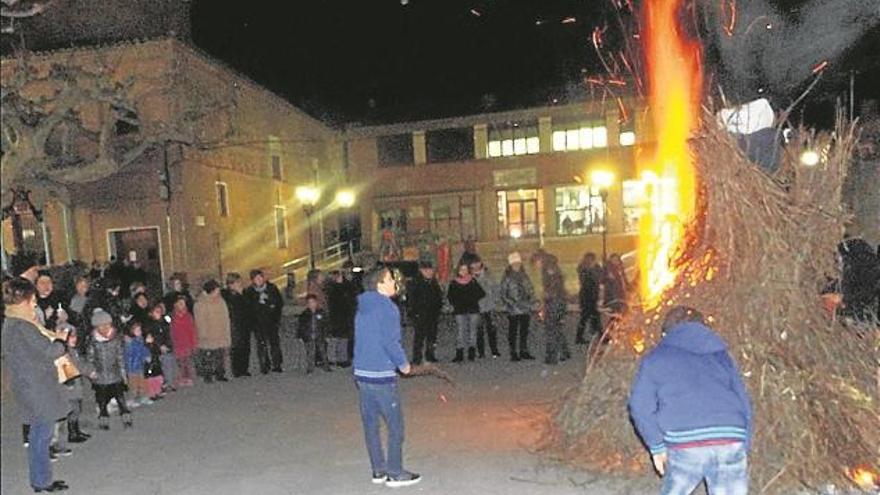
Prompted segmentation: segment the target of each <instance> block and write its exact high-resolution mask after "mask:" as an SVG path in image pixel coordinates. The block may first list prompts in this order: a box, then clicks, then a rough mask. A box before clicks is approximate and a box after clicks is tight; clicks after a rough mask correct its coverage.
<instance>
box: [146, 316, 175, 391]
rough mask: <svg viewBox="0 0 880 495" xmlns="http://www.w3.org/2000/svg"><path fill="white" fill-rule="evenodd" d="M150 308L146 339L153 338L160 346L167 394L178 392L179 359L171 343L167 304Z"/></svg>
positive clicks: (164, 388)
mask: <svg viewBox="0 0 880 495" xmlns="http://www.w3.org/2000/svg"><path fill="white" fill-rule="evenodd" d="M151 306H152V307H151V308H150V315H149V316H150V319H149V321H148V322H147V323H146V325H144V337H145V338H146V337H147V336H152V337H153V339H154V340H155V341H156V345H158V346H159V362H160V364H161V365H162V376H163V380H164V381H163V385H162V390H163V391H165V392H169V391H170V392H174V391H175V390H177V389H176V388H175V387H174V384H175V383H176V382H177V358H175V357H174V343H173V342H172V341H171V317H170V316H168V315H167V314H166V309H165V303H164V302H162V301H157V302H154V303H153V304H152V305H151Z"/></svg>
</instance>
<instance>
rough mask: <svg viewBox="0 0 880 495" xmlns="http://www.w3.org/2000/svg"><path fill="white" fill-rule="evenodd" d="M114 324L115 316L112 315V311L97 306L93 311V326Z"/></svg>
mask: <svg viewBox="0 0 880 495" xmlns="http://www.w3.org/2000/svg"><path fill="white" fill-rule="evenodd" d="M112 324H113V317H112V316H110V313H108V312H106V311H104V310H103V309H101V308H95V310H94V311H92V326H93V327H95V328H97V327H100V326H101V325H112Z"/></svg>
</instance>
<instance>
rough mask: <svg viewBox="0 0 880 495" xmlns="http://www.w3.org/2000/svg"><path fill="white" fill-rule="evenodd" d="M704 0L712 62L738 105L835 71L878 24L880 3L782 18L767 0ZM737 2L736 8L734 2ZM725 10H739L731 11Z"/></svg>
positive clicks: (828, 1)
mask: <svg viewBox="0 0 880 495" xmlns="http://www.w3.org/2000/svg"><path fill="white" fill-rule="evenodd" d="M718 2H719V0H700V4H699V5H700V12H701V15H702V18H703V19H702V20H703V25H704V26H706V31H708V33H707V38H708V39H707V43H706V45H707V48H708V53H707V55H708V56H709V58H710V60H712V59H714V60H712V61H713V62H716V65H717V66H718V68H719V70H718V73H717V77H718V78H719V81H718V83H719V84H720V86H721V87H722V88H723V90H724V92H725V94H726V95H727V96H728V97H729V98H731V99H733V100H734V101H740V102H742V101H747V100H749V99H752V98H755V97H757V96H758V95H759V94H761V93H765V94H769V95H775V96H782V95H786V98H785V99H787V100H790V99H793V98H794V96H793V95H792V93H794V92H796V91H797V90H798V89H799V88H801V87H802V85H803V84H804V83H805V82H806V81H807V80H809V79H810V78H811V77H812V76H813V73H814V72H813V71H814V69H815V68H816V67H818V66H819V65H820V64H822V63H823V62H828V64H831V66H832V67H833V64H834V61H835V60H837V59H839V58H840V57H841V56H842V55H843V54H844V53H845V52H846V50H847V49H848V48H849V47H851V46H852V45H854V44H855V43H856V41H857V40H858V39H859V38H860V37H861V36H863V35H864V34H865V33H866V32H867V31H868V30H870V29H871V28H872V27H874V26H876V25H878V24H880V0H811V1H809V2H806V3H803V4H802V5H801V6H800V8H799V9H797V10H794V11H792V12H790V13H789V12H786V13H782V12H780V10H779V9H777V8H776V7H774V6H771V5H770V3H769V2H768V1H766V0H721V4H719V3H718ZM734 2H735V3H734ZM721 5H724V6H730V5H735V10H736V15H735V22H734V23H733V24H732V29H730V28H731V19H732V16H731V15H730V12H731V10H730V9H729V8H725V9H724V11H723V12H722V8H721V7H720V6H721Z"/></svg>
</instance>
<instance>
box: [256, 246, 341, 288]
mask: <svg viewBox="0 0 880 495" xmlns="http://www.w3.org/2000/svg"><path fill="white" fill-rule="evenodd" d="M353 249H354V245H353V242H352V241H343V242H337V243H336V244H332V245H330V246H327V247H325V248H323V249H321V250H320V251H316V252H315V268H318V269H320V270H323V271H327V270H333V269H335V268H339V267H341V266H342V264H343V263H345V261H346V260H348V259H350V258H351V257H352V256H354V254H355V253H354V252H353ZM309 259H310V256H309V255H308V254H306V255H304V256H300V257H298V258H294V259H292V260H290V261H288V262H286V263H284V264H282V265H281V271H282V274H280V275H279V276H277V277H275V278H274V279H272V282H273V283H275V284H276V285H282V286H287V282H288V278H289V277H290V274H293V277H294V280H295V281H296V284H297V286H300V287H301V288H305V286H304V285H302V284H303V283H304V282H305V280H306V275H308V273H309V269H310V268H309V267H310V263H309Z"/></svg>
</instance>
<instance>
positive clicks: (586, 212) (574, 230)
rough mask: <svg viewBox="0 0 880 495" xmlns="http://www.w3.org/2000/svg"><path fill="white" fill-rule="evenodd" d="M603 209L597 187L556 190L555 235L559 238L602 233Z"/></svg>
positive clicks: (560, 188)
mask: <svg viewBox="0 0 880 495" xmlns="http://www.w3.org/2000/svg"><path fill="white" fill-rule="evenodd" d="M604 221H605V207H604V205H603V202H602V195H601V194H599V188H598V187H588V186H571V187H557V188H556V233H557V234H558V235H560V236H566V235H584V234H589V233H594V232H602V229H603V228H604V227H605V223H604Z"/></svg>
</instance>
